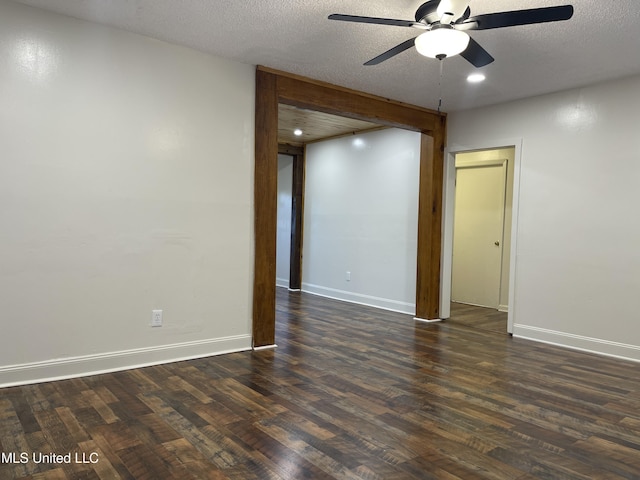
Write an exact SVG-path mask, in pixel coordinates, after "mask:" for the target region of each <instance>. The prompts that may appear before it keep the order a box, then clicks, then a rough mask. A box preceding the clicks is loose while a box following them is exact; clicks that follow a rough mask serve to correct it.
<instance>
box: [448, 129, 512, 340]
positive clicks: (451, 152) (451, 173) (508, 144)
mask: <svg viewBox="0 0 640 480" xmlns="http://www.w3.org/2000/svg"><path fill="white" fill-rule="evenodd" d="M500 148H514V149H515V151H514V155H513V157H514V161H513V203H512V205H511V252H510V254H509V312H508V313H507V332H508V333H510V334H512V333H513V325H514V323H515V318H516V313H517V312H516V311H517V308H516V299H517V295H516V293H517V292H516V288H517V282H516V273H517V255H516V252H517V250H518V248H517V239H518V212H519V204H520V171H521V167H522V138H508V139H504V140H498V141H494V140H491V141H486V142H478V143H473V144H470V145H451V146H449V147H447V148H446V149H445V156H444V157H445V165H444V193H443V206H442V218H443V221H442V222H443V225H442V258H441V260H440V263H441V265H442V268H441V271H440V275H441V277H440V313H441V315H442V318H449V317H450V316H451V273H452V266H453V215H454V207H455V181H456V154H458V153H467V152H477V151H482V150H497V149H500Z"/></svg>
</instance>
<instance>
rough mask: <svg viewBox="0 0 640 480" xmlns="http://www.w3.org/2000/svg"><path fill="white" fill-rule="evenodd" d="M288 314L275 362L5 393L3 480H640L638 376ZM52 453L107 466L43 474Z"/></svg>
mask: <svg viewBox="0 0 640 480" xmlns="http://www.w3.org/2000/svg"><path fill="white" fill-rule="evenodd" d="M277 308H278V312H277V317H278V322H277V342H278V345H279V347H278V349H277V350H275V351H260V352H243V353H235V354H229V355H223V356H218V357H212V358H206V359H200V360H194V361H188V362H180V363H174V364H167V365H162V366H156V367H148V368H142V369H137V370H130V371H126V372H119V373H113V374H106V375H99V376H93V377H85V378H80V379H74V380H65V381H59V382H52V383H43V384H39V385H31V386H25V387H16V388H6V389H3V390H0V440H1V448H2V450H1V452H0V453H1V454H2V461H3V463H2V464H0V479H2V480H8V479H15V478H30V479H96V478H100V479H118V478H123V479H150V480H158V479H160V480H162V479H179V480H185V479H242V480H251V479H259V480H264V479H292V480H299V479H305V478H307V479H384V480H394V479H438V480H451V479H462V480H473V479H509V480H525V479H565V480H569V479H582V480H586V479H589V480H591V479H606V480H616V479H638V478H640V374H639V365H638V364H636V363H630V362H624V361H619V360H615V359H611V358H606V357H599V356H595V355H590V354H586V353H579V352H574V351H570V350H564V349H560V348H556V347H553V346H549V345H544V344H539V343H533V342H529V341H524V340H519V339H515V338H511V337H510V336H508V335H497V334H496V333H495V332H492V331H484V330H482V329H479V328H475V327H470V326H468V325H465V324H464V322H461V321H451V322H443V323H439V324H425V323H416V322H414V321H413V320H412V318H411V317H410V316H407V315H401V314H396V313H392V312H386V311H382V310H376V309H372V308H367V307H362V306H357V305H351V304H348V303H343V302H338V301H332V300H327V299H322V298H320V297H315V296H312V295H306V294H300V293H288V292H287V291H286V290H282V289H278V302H277ZM51 452H55V453H57V454H61V455H64V454H67V453H71V454H72V455H74V454H76V453H77V454H79V455H80V457H79V458H80V460H82V459H86V461H87V462H90V461H92V460H93V461H96V463H76V462H75V461H74V460H75V459H72V461H71V462H70V463H64V462H63V463H58V464H50V463H36V462H35V461H33V460H32V454H34V453H35V454H50V453H51ZM12 453H15V454H16V461H17V462H19V461H20V458H21V456H20V455H21V454H22V453H25V454H26V456H27V457H29V461H27V462H26V463H9V462H8V461H9V460H11V454H12ZM82 455H84V457H83V456H82ZM36 460H37V458H36Z"/></svg>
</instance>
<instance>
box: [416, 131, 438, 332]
mask: <svg viewBox="0 0 640 480" xmlns="http://www.w3.org/2000/svg"><path fill="white" fill-rule="evenodd" d="M444 128H445V125H444V119H443V120H442V122H441V126H440V128H436V130H435V131H434V132H433V136H429V135H426V134H422V136H421V139H420V178H419V184H420V187H419V197H418V258H417V261H416V317H417V318H419V319H422V320H437V319H439V316H440V254H441V251H442V194H443V175H444V138H445V134H444Z"/></svg>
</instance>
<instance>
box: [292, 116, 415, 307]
mask: <svg viewBox="0 0 640 480" xmlns="http://www.w3.org/2000/svg"><path fill="white" fill-rule="evenodd" d="M419 168H420V135H419V134H418V133H415V132H408V131H403V130H397V129H388V130H379V131H375V132H370V133H366V134H362V135H358V136H349V137H343V138H339V139H334V140H328V141H325V142H318V143H313V144H309V145H307V150H306V173H305V175H306V180H305V221H304V232H305V233H304V245H303V251H304V255H303V266H302V277H303V283H302V289H303V290H304V291H308V292H312V293H316V294H320V295H325V296H329V297H334V298H339V299H342V300H348V301H352V302H358V303H363V304H367V305H374V306H377V307H381V308H387V309H392V310H397V311H401V312H406V313H411V314H414V313H415V282H416V255H417V254H416V251H417V222H418V173H419ZM346 272H351V280H350V281H347V279H346Z"/></svg>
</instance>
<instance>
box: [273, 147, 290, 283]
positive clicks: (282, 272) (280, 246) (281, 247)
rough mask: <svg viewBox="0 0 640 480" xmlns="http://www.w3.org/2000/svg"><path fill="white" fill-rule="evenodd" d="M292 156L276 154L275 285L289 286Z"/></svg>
mask: <svg viewBox="0 0 640 480" xmlns="http://www.w3.org/2000/svg"><path fill="white" fill-rule="evenodd" d="M292 182H293V157H292V156H291V155H278V228H277V236H276V240H277V242H276V285H277V286H279V287H289V276H290V270H291V268H290V265H291V208H292V198H293V193H292V192H293V183H292Z"/></svg>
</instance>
